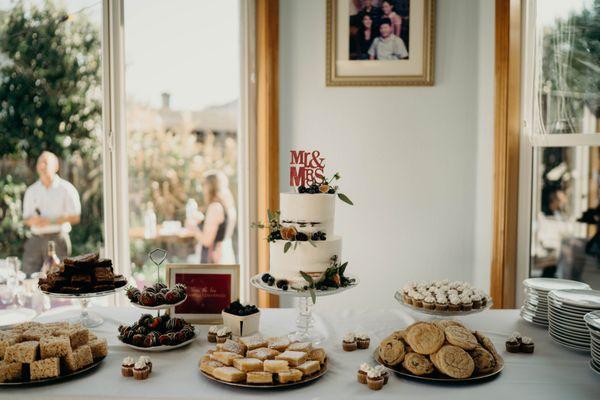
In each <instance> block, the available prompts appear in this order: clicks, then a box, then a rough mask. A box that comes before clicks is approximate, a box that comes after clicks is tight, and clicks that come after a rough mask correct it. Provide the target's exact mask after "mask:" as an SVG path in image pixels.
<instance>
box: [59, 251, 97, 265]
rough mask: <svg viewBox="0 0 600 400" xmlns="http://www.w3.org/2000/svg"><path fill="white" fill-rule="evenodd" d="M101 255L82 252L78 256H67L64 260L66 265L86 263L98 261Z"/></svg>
mask: <svg viewBox="0 0 600 400" xmlns="http://www.w3.org/2000/svg"><path fill="white" fill-rule="evenodd" d="M99 258H100V255H99V254H98V253H89V254H82V255H80V256H76V257H67V258H65V260H64V264H65V265H69V266H71V265H85V264H90V263H94V262H96V261H98V259H99Z"/></svg>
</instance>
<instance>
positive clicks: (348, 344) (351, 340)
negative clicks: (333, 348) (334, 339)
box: [342, 332, 358, 351]
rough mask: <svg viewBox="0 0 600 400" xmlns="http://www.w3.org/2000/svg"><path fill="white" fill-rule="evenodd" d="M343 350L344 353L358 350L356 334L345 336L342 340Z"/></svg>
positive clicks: (350, 333)
mask: <svg viewBox="0 0 600 400" xmlns="http://www.w3.org/2000/svg"><path fill="white" fill-rule="evenodd" d="M342 348H343V349H344V351H354V350H356V349H357V348H358V345H357V343H356V336H355V335H354V333H352V332H349V333H347V334H345V335H344V337H343V338H342Z"/></svg>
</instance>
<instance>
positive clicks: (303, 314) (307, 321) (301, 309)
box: [250, 274, 359, 345]
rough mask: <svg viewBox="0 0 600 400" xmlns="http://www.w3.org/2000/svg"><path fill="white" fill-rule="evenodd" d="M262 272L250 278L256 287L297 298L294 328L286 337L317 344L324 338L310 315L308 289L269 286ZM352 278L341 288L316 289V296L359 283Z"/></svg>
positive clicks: (333, 293) (311, 305)
mask: <svg viewBox="0 0 600 400" xmlns="http://www.w3.org/2000/svg"><path fill="white" fill-rule="evenodd" d="M262 275H263V274H258V275H255V276H253V277H252V278H251V279H250V283H251V284H252V286H254V287H255V288H257V289H260V290H264V291H265V292H267V293H270V294H274V295H277V296H280V297H292V298H298V315H297V317H296V328H295V330H294V331H292V332H290V333H289V334H288V338H289V339H290V340H292V341H299V342H312V343H313V344H315V345H319V344H320V343H322V342H323V340H324V339H325V335H324V334H323V333H322V332H319V331H318V330H317V329H315V320H314V318H313V315H312V310H313V307H314V306H315V305H314V304H313V302H312V299H311V297H310V293H309V292H308V291H298V290H294V289H289V290H283V289H279V288H277V287H276V286H269V285H267V284H266V283H265V282H263V281H262V280H261V277H262ZM349 278H351V279H354V283H352V284H351V285H349V286H346V287H341V288H337V289H335V288H331V289H328V290H316V291H315V294H316V297H323V296H333V295H336V294H339V293H342V292H345V291H346V290H350V289H352V288H354V287H356V286H357V285H358V283H359V281H358V278H356V277H349Z"/></svg>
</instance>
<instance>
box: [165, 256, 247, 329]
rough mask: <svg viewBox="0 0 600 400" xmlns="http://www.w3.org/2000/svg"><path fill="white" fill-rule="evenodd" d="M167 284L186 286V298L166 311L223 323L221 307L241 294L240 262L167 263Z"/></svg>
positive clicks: (193, 320) (198, 320)
mask: <svg viewBox="0 0 600 400" xmlns="http://www.w3.org/2000/svg"><path fill="white" fill-rule="evenodd" d="M165 272H166V274H165V275H166V276H165V278H166V283H167V287H172V286H173V285H175V284H177V283H183V284H185V285H186V286H187V299H186V301H185V302H183V304H181V305H179V306H177V307H171V308H169V309H168V311H167V313H168V314H169V315H170V316H171V317H177V318H183V319H185V320H186V321H188V322H190V323H193V324H207V325H208V324H211V325H215V324H221V323H223V319H222V317H221V311H222V310H223V309H224V308H225V307H227V306H228V305H229V304H230V303H231V302H232V301H234V300H238V299H239V297H240V266H239V264H167V266H166V269H165Z"/></svg>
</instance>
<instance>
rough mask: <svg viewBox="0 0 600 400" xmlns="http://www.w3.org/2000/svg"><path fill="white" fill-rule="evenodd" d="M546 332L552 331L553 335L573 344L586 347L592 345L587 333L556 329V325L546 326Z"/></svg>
mask: <svg viewBox="0 0 600 400" xmlns="http://www.w3.org/2000/svg"><path fill="white" fill-rule="evenodd" d="M548 332H552V333H553V334H554V335H556V336H558V337H559V338H561V339H564V340H566V341H570V342H572V343H573V344H577V345H580V346H586V347H589V346H591V345H592V344H591V343H592V342H591V340H590V337H589V335H588V336H582V335H580V334H577V333H572V332H566V331H564V330H562V329H557V328H556V327H550V326H549V327H548Z"/></svg>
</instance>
